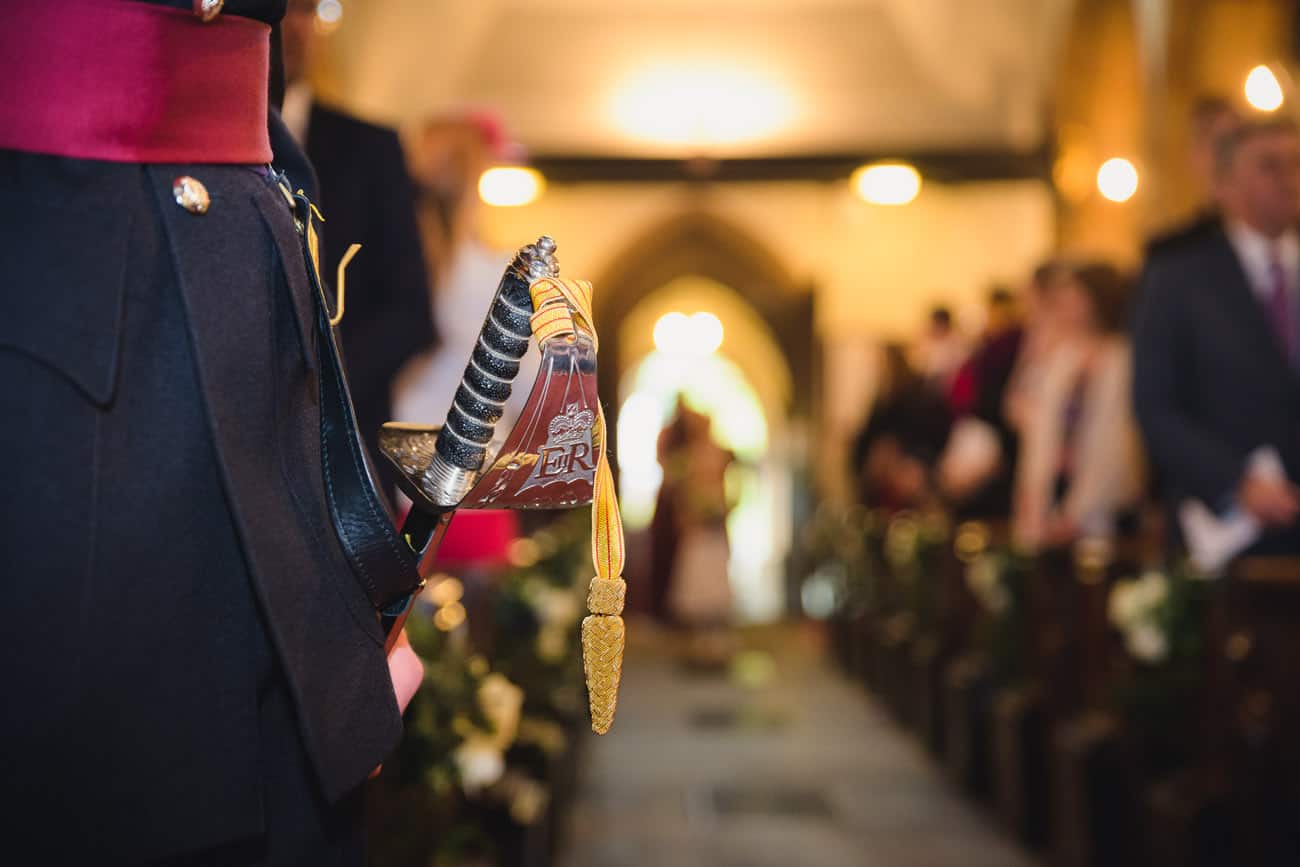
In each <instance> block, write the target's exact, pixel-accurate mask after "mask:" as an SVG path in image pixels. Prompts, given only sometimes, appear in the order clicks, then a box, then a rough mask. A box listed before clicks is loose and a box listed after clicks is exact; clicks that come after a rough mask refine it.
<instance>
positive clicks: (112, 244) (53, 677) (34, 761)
mask: <svg viewBox="0 0 1300 867" xmlns="http://www.w3.org/2000/svg"><path fill="white" fill-rule="evenodd" d="M228 5H229V4H228ZM272 143H273V148H274V151H275V153H276V160H277V162H278V163H279V164H280V165H282V166H283V167H285V168H286V169H287V170H288V171H289V173H290V182H291V183H292V184H293V185H294V186H295V187H298V186H301V187H304V188H306V189H308V190H311V189H312V182H311V179H310V171H309V170H308V169H307V164H306V161H305V159H304V158H303V156H302V154H301V153H300V152H299V151H298V150H297V148H296V147H294V145H293V143H292V141H291V140H290V138H289V136H288V134H287V132H286V131H284V130H283V127H282V126H280V125H279V124H278V121H276V120H275V119H273V122H272ZM180 175H190V176H192V177H194V178H197V179H198V180H199V181H201V182H202V183H203V184H204V185H205V186H206V188H207V190H208V191H209V193H210V195H211V207H210V210H209V211H208V212H207V213H206V214H202V215H198V214H194V213H190V212H188V211H186V210H185V209H184V208H182V207H180V206H178V204H177V203H176V201H174V198H173V193H172V184H173V180H174V179H175V178H176V177H178V176H180ZM313 304H314V300H313V298H312V296H311V292H310V289H309V285H308V278H307V272H306V270H305V264H304V261H303V257H302V255H301V253H300V246H299V241H298V238H297V236H296V233H295V229H294V225H293V218H292V216H291V213H290V211H289V207H288V204H287V203H286V201H285V199H284V197H283V196H282V194H281V193H280V192H279V190H278V189H277V188H276V187H275V186H274V185H273V184H272V183H271V181H270V180H269V178H268V176H267V172H266V171H265V170H259V169H258V168H257V167H251V166H214V165H139V164H129V163H105V162H97V161H91V160H78V159H68V158H60V157H51V156H43V155H33V154H22V153H15V152H6V151H0V419H3V422H4V423H3V424H0V514H3V516H4V520H3V521H0V568H2V569H3V577H2V582H3V583H2V586H3V590H4V609H3V610H4V613H5V626H4V628H3V629H0V683H4V684H5V690H6V701H5V705H6V707H5V711H4V713H3V714H2V715H0V745H3V746H2V750H3V752H0V801H2V802H4V803H5V804H7V805H9V806H7V807H6V810H5V822H6V823H7V824H12V825H13V827H14V828H15V829H18V830H22V831H26V832H29V833H37V834H46V835H48V836H46V837H44V839H46V840H48V841H49V844H50V845H51V846H57V845H63V844H68V845H79V846H84V847H85V848H87V849H89V850H91V851H93V852H94V853H96V856H97V861H96V863H99V862H110V861H114V860H119V859H122V860H145V859H148V858H155V857H161V856H163V855H167V854H170V853H173V852H177V851H181V850H185V849H192V848H201V847H203V846H205V845H213V844H216V843H219V842H221V841H223V840H228V839H233V838H236V837H239V836H242V835H246V834H250V833H256V832H257V831H258V829H259V823H260V821H261V808H262V807H261V803H260V798H261V785H260V783H261V779H260V777H261V767H262V765H263V759H262V757H261V756H260V750H261V749H262V748H263V745H262V744H261V743H260V742H259V737H258V729H257V724H256V713H257V707H258V702H259V698H260V696H262V695H263V694H265V692H266V691H267V690H269V689H284V690H286V691H287V692H288V694H289V696H290V698H291V700H292V707H293V709H294V713H295V715H296V723H297V727H298V731H299V733H300V736H301V738H302V742H303V744H304V746H305V748H306V751H307V754H308V755H309V757H310V762H311V767H312V768H313V769H314V774H315V777H316V781H317V783H318V794H319V796H320V797H321V798H322V799H323V800H326V801H334V800H337V799H339V798H341V797H343V796H344V795H345V794H346V793H348V792H349V791H351V790H353V789H355V787H356V786H358V784H360V783H361V782H362V781H363V780H364V779H365V778H366V776H367V774H368V773H369V772H370V771H371V770H372V769H373V768H374V767H375V766H376V765H377V764H378V763H379V762H381V761H382V760H383V758H384V757H385V755H386V754H387V753H388V752H389V750H390V749H391V747H392V746H393V745H394V744H395V742H396V740H397V738H398V736H399V733H400V728H401V719H400V716H399V714H398V710H397V704H396V700H395V697H394V695H393V690H392V686H391V683H390V680H389V675H388V671H387V666H386V663H385V657H384V652H383V638H382V635H381V634H380V630H379V626H378V623H377V621H376V618H375V615H374V613H373V611H372V609H371V608H370V605H369V603H368V602H367V599H366V597H365V595H364V593H363V592H362V590H361V588H360V586H359V584H358V583H357V581H356V580H355V578H354V576H353V575H352V573H351V570H350V568H349V566H348V562H347V560H346V559H345V557H344V554H343V552H342V550H341V548H340V546H339V543H338V541H337V537H336V534H335V531H334V529H333V527H332V525H331V521H330V515H329V512H328V509H327V505H326V501H325V497H324V483H323V476H322V468H321V449H320V426H319V405H318V385H317V381H316V377H317V370H318V366H319V365H318V362H317V359H316V336H315V332H314V324H313V323H314V315H315V314H314V308H313ZM15 805H17V806H16V807H15ZM46 822H54V823H56V828H55V829H51V828H48V827H46V826H45V823H46ZM5 830H6V831H8V830H10V829H5ZM4 839H6V841H9V840H11V839H12V838H11V836H10V835H9V834H6V836H5V837H4ZM52 863H53V862H52Z"/></svg>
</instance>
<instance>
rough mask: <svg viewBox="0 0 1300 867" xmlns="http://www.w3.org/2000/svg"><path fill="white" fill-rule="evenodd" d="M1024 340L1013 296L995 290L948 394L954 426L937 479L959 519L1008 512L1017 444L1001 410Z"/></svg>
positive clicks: (1023, 332)
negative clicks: (977, 337) (984, 320)
mask: <svg viewBox="0 0 1300 867" xmlns="http://www.w3.org/2000/svg"><path fill="white" fill-rule="evenodd" d="M1024 338H1025V329H1024V326H1023V325H1022V324H1021V318H1020V311H1019V310H1018V308H1017V305H1016V301H1015V297H1014V296H1013V295H1012V294H1011V293H1010V292H1009V291H1007V290H1005V289H995V290H993V292H991V293H990V294H989V301H988V320H987V323H986V325H985V329H984V335H983V337H982V338H981V339H980V343H979V345H978V346H977V347H976V348H975V351H974V353H972V354H971V357H970V359H969V360H967V362H966V363H965V364H964V365H962V367H961V369H960V370H959V371H958V372H957V375H956V376H955V377H954V379H953V384H952V388H951V389H950V390H949V398H948V399H949V405H950V406H951V408H952V415H953V417H954V418H955V419H957V422H956V424H955V426H954V428H953V435H952V437H951V439H950V440H949V441H948V447H947V448H946V449H945V451H944V454H943V457H942V459H941V461H940V464H939V474H938V477H939V481H940V485H941V487H942V490H943V493H944V495H945V497H946V498H947V499H948V500H949V501H951V502H952V503H953V505H954V507H955V508H956V511H957V513H958V515H959V516H960V517H963V518H991V517H1005V515H1006V514H1007V513H1008V512H1009V511H1010V508H1011V505H1010V504H1011V468H1012V467H1013V466H1014V463H1015V454H1016V439H1015V434H1014V432H1013V431H1012V430H1011V429H1010V428H1009V427H1008V426H1007V424H1006V421H1005V419H1004V418H1003V414H1002V406H1003V400H1004V395H1005V394H1006V390H1007V384H1008V382H1009V381H1010V379H1011V373H1012V370H1013V368H1014V367H1015V364H1016V359H1017V358H1018V357H1019V355H1020V349H1021V345H1022V343H1023V342H1024Z"/></svg>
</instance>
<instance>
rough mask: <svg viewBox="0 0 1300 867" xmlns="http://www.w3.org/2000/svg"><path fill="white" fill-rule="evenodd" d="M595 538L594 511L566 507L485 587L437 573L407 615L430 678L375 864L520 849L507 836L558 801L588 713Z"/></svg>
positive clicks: (380, 814)
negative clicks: (586, 638)
mask: <svg viewBox="0 0 1300 867" xmlns="http://www.w3.org/2000/svg"><path fill="white" fill-rule="evenodd" d="M580 517H583V518H585V516H580ZM589 541H590V539H589V530H588V528H587V526H586V524H585V520H583V521H570V520H568V519H565V520H562V521H559V522H557V523H555V524H553V525H552V526H551V527H550V528H548V529H546V530H542V531H539V532H538V533H535V534H533V535H532V536H531V537H526V538H523V539H520V540H517V541H516V542H515V543H513V545H512V547H511V551H510V561H511V564H510V566H509V567H508V568H506V569H505V570H504V571H502V572H501V573H499V574H496V575H493V576H491V578H490V580H489V581H487V582H486V583H485V584H484V585H483V586H481V587H480V586H471V587H469V588H467V587H466V586H465V585H464V584H462V582H461V581H460V580H459V579H457V578H455V577H452V576H448V575H441V576H437V577H436V578H435V579H433V580H431V582H430V586H429V588H428V590H427V591H426V592H425V593H424V594H423V596H422V597H421V599H420V601H419V602H418V603H417V604H418V605H419V606H420V607H419V608H418V609H417V610H416V611H414V612H412V614H411V616H410V618H409V619H408V620H407V632H408V634H409V636H410V639H411V645H412V647H413V648H414V650H415V651H416V653H418V654H419V655H420V656H421V658H422V659H423V660H424V663H425V675H424V682H423V683H422V685H421V687H420V689H419V691H418V692H417V693H416V695H415V698H414V699H413V700H412V702H411V705H410V706H409V707H408V708H407V712H406V718H405V723H406V726H405V734H404V737H403V739H402V742H401V744H400V746H399V748H398V750H397V753H396V754H395V755H394V756H393V757H391V758H390V759H389V761H388V762H387V763H386V765H385V768H384V772H383V774H382V775H381V776H380V778H379V779H378V780H377V781H376V783H375V785H374V787H373V788H374V797H372V799H371V800H372V801H373V802H374V806H375V810H374V812H373V816H372V818H373V821H372V825H371V835H370V836H371V841H372V842H371V849H372V850H373V857H374V859H375V863H382V864H385V865H407V864H409V865H417V864H418V865H420V867H425V865H431V864H432V865H443V864H447V865H461V864H491V863H493V862H494V861H498V860H502V859H504V860H509V853H508V852H506V851H503V840H506V841H508V839H509V838H511V837H512V836H513V837H515V838H520V837H521V835H522V834H523V833H525V832H526V829H527V828H528V827H530V826H532V825H534V824H535V823H537V822H538V821H539V820H541V819H542V818H543V817H544V816H545V815H546V814H547V811H548V808H550V807H551V806H552V802H553V799H554V792H553V791H552V789H553V783H554V779H555V778H556V776H557V774H558V773H559V771H558V768H559V766H560V765H561V764H562V762H561V759H562V758H563V757H564V756H566V755H567V753H568V752H569V751H571V748H572V746H573V744H574V742H575V739H574V738H573V737H572V732H573V731H574V730H575V729H576V728H577V727H578V726H579V725H580V722H581V719H582V714H583V707H584V695H583V687H582V684H583V680H582V664H581V658H580V655H579V653H578V650H579V647H580V645H579V641H578V628H579V621H580V617H581V614H582V608H583V605H582V602H583V599H584V597H585V592H586V582H587V580H588V579H589V578H590V576H589V575H584V574H580V572H581V571H582V567H583V565H585V566H586V568H587V570H589V569H590V562H589V560H588V559H587V558H588V557H589V554H588V552H587V545H588V544H589ZM467 596H468V597H469V598H468V599H467V598H466V597H467ZM381 819H382V821H381ZM377 822H379V823H380V824H378V825H377V824H376V823H377ZM511 828H514V829H516V830H514V831H511ZM504 846H505V848H506V849H508V848H509V844H508V842H507V843H505V844H504Z"/></svg>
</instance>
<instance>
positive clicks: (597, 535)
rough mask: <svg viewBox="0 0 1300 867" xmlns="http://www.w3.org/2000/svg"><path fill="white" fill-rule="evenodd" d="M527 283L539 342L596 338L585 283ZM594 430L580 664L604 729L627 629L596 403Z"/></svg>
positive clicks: (604, 438)
mask: <svg viewBox="0 0 1300 867" xmlns="http://www.w3.org/2000/svg"><path fill="white" fill-rule="evenodd" d="M530 288H531V293H532V299H533V309H534V310H535V311H536V312H535V313H534V314H533V320H532V324H533V333H534V334H535V335H536V336H537V340H538V343H545V342H546V341H547V340H550V339H553V338H555V337H561V336H564V335H567V334H573V333H574V332H575V331H579V330H581V331H582V332H583V333H585V334H587V335H588V336H590V337H591V340H592V344H593V345H595V344H596V329H595V327H594V323H595V321H596V320H595V317H594V316H593V315H592V310H591V284H590V283H588V282H586V281H584V280H561V279H559V278H555V277H544V278H542V279H540V280H536V281H534V282H533V284H532V286H531V287H530ZM597 432H598V433H599V441H600V443H601V449H600V459H599V462H598V463H597V465H596V483H595V488H594V490H593V491H592V497H591V559H592V562H593V563H594V564H595V567H596V577H595V578H593V579H592V581H591V589H590V592H589V594H588V596H587V608H588V610H589V611H591V616H589V617H587V618H586V619H585V620H583V621H582V669H583V673H584V674H585V675H586V680H587V696H588V700H589V702H590V705H591V730H592V731H594V732H595V733H596V734H598V735H603V734H605V733H606V732H608V731H609V729H610V727H611V726H612V725H613V724H614V711H615V710H616V709H617V708H618V686H619V682H620V681H621V680H622V679H623V648H624V646H625V644H626V641H627V630H626V627H625V626H624V624H623V618H622V616H621V615H622V613H623V601H624V599H625V598H626V596H627V584H626V582H624V581H623V578H622V575H623V561H624V551H623V519H622V517H621V516H620V515H619V511H618V494H617V493H616V492H615V490H614V475H613V473H611V472H610V469H609V449H608V447H607V446H608V442H609V436H608V433H609V432H608V430H607V429H606V427H605V411H604V409H599V414H598V416H597Z"/></svg>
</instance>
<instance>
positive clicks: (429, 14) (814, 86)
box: [322, 0, 1072, 157]
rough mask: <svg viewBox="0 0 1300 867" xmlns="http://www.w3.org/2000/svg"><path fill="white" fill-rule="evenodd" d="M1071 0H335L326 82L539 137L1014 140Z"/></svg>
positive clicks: (706, 144) (652, 142)
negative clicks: (483, 112)
mask: <svg viewBox="0 0 1300 867" xmlns="http://www.w3.org/2000/svg"><path fill="white" fill-rule="evenodd" d="M1071 6H1072V0H345V2H344V8H345V15H344V17H343V21H342V24H341V26H340V27H339V29H338V30H337V31H336V32H335V33H334V34H332V35H331V36H330V37H329V38H328V48H327V51H326V62H325V63H324V64H323V66H324V75H323V76H322V88H323V89H324V90H325V91H326V92H327V93H329V94H330V95H331V96H333V97H334V98H335V99H336V100H339V101H342V102H344V103H345V104H347V105H348V106H350V107H351V108H352V109H353V110H355V111H357V112H358V113H360V114H362V115H366V116H370V117H373V118H376V119H380V120H384V121H387V122H390V123H399V122H407V121H413V120H417V119H419V118H421V117H427V116H430V115H435V114H439V113H444V112H451V111H457V110H462V109H465V108H470V107H473V108H487V109H490V110H492V111H494V112H496V113H498V114H499V115H500V116H501V117H502V119H503V120H504V121H505V123H506V125H507V126H508V128H509V129H510V131H511V134H512V135H513V136H514V137H515V138H516V139H518V140H519V141H521V142H522V143H523V144H524V145H525V146H526V147H527V148H528V149H530V150H531V151H533V152H535V153H542V154H565V155H593V156H620V157H659V156H690V155H708V156H717V157H731V156H776V155H815V154H828V153H846V152H855V151H872V152H879V151H882V150H889V149H897V150H900V151H902V150H918V149H938V148H942V149H948V148H985V149H987V148H1007V149H1016V150H1020V149H1028V148H1031V147H1033V146H1035V145H1037V144H1038V143H1039V142H1041V141H1042V138H1043V136H1044V128H1045V115H1046V104H1047V95H1048V93H1049V90H1050V88H1051V85H1052V79H1053V76H1054V74H1055V61H1056V59H1057V58H1058V56H1059V54H1060V50H1061V45H1062V41H1063V39H1064V35H1065V30H1066V27H1067V26H1068V20H1069V17H1070V11H1071Z"/></svg>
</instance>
